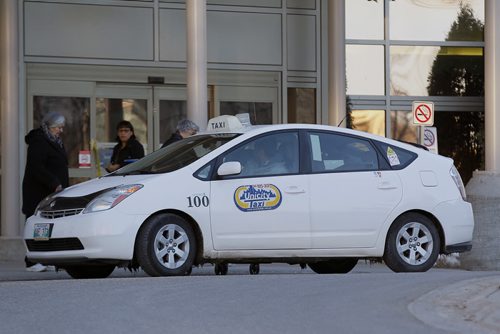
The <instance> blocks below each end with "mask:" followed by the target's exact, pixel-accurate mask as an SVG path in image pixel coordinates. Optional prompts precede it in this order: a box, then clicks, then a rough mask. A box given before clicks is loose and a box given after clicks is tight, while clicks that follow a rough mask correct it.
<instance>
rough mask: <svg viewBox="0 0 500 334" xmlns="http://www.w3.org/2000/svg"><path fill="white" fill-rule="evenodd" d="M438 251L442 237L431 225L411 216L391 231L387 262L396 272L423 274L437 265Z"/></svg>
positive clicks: (398, 221) (387, 245) (420, 218)
mask: <svg viewBox="0 0 500 334" xmlns="http://www.w3.org/2000/svg"><path fill="white" fill-rule="evenodd" d="M439 249H440V239H439V234H438V231H437V228H436V226H435V225H434V224H433V223H432V221H431V220H430V219H429V218H427V217H426V216H423V215H421V214H418V213H409V214H405V215H403V216H401V217H399V218H398V219H396V221H395V222H394V224H392V226H391V228H390V229H389V233H388V234H387V239H386V242H385V252H384V262H385V264H386V265H387V266H388V267H389V268H390V269H391V270H393V271H395V272H423V271H427V270H429V269H430V268H432V266H433V265H434V263H436V260H437V258H438V255H439Z"/></svg>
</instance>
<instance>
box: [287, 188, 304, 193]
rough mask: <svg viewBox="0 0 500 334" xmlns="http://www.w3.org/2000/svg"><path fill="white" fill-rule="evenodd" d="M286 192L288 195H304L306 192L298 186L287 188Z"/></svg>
mask: <svg viewBox="0 0 500 334" xmlns="http://www.w3.org/2000/svg"><path fill="white" fill-rule="evenodd" d="M285 192H286V193H287V194H303V193H305V192H306V190H305V189H304V188H301V187H298V186H288V187H286V188H285Z"/></svg>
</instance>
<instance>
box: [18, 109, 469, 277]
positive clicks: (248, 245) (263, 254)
mask: <svg viewBox="0 0 500 334" xmlns="http://www.w3.org/2000/svg"><path fill="white" fill-rule="evenodd" d="M473 225H474V219H473V215H472V208H471V205H470V203H468V202H467V201H466V195H465V189H464V186H463V184H462V180H461V178H460V175H459V174H458V172H457V170H456V169H455V167H454V165H453V161H452V160H451V159H449V158H446V157H443V156H439V155H436V154H433V153H430V152H428V151H426V150H424V149H422V148H419V147H415V146H413V145H409V144H405V143H401V142H398V141H394V140H390V139H386V138H384V137H379V136H375V135H371V134H367V133H363V132H358V131H354V130H349V129H342V128H336V127H331V126H325V125H307V124H283V125H269V126H243V125H242V124H241V123H240V122H239V119H238V118H237V117H235V116H220V117H217V118H215V119H212V120H211V121H210V122H209V124H208V129H207V131H206V132H204V133H201V134H198V135H196V136H193V137H190V138H187V139H184V140H181V141H179V142H176V143H174V144H172V145H170V146H168V147H166V148H163V149H160V150H158V151H155V152H153V153H151V154H149V155H147V156H146V157H144V158H143V159H141V160H139V161H137V162H135V163H132V164H130V165H127V166H125V167H123V168H121V169H119V170H118V171H116V172H114V173H112V174H109V175H107V176H104V177H100V178H96V179H93V180H90V181H87V182H84V183H81V184H78V185H75V186H72V187H69V188H67V189H64V190H63V191H61V192H58V193H55V194H53V195H51V196H49V197H47V198H46V199H44V200H43V201H42V202H41V203H40V205H39V206H38V208H37V210H36V213H35V215H34V216H32V217H30V218H29V219H28V220H27V222H26V226H25V231H24V239H25V242H26V246H27V250H28V251H27V257H28V259H30V260H31V261H33V262H40V263H42V264H46V265H56V266H58V267H60V268H64V269H65V270H66V271H67V272H68V273H69V274H70V275H71V276H72V277H75V278H96V277H107V276H108V275H109V274H111V272H112V271H113V269H114V268H115V267H116V266H122V267H129V268H138V267H141V268H142V269H144V271H145V272H146V273H148V274H149V275H151V276H167V275H186V274H188V273H190V271H191V267H192V266H193V265H198V264H202V263H207V262H208V263H216V264H220V263H229V262H239V263H270V262H284V263H290V264H298V263H300V264H307V265H308V266H309V267H310V268H311V269H312V270H313V271H315V272H317V273H347V272H349V271H350V270H351V269H352V268H353V267H354V266H355V265H356V263H357V261H358V259H360V258H383V260H384V262H385V263H386V264H387V266H388V267H389V268H391V269H392V270H393V271H396V272H420V271H426V270H428V269H429V268H431V267H432V266H433V265H434V263H435V261H436V259H437V257H438V255H439V254H441V253H445V254H446V253H451V252H463V251H467V250H470V249H471V245H472V244H471V240H472V231H473Z"/></svg>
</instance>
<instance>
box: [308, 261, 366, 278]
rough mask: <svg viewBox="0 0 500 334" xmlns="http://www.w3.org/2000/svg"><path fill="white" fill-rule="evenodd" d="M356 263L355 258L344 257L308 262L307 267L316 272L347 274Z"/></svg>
mask: <svg viewBox="0 0 500 334" xmlns="http://www.w3.org/2000/svg"><path fill="white" fill-rule="evenodd" d="M357 263H358V259H357V258H355V257H345V258H339V259H331V260H328V261H320V262H314V263H309V264H308V265H309V268H311V269H312V270H313V271H314V272H315V273H317V274H347V273H348V272H350V271H351V270H352V269H353V268H354V267H355V266H356V264H357Z"/></svg>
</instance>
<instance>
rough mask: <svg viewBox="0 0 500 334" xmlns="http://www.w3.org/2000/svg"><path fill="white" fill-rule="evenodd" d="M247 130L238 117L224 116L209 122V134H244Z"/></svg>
mask: <svg viewBox="0 0 500 334" xmlns="http://www.w3.org/2000/svg"><path fill="white" fill-rule="evenodd" d="M244 130H245V127H244V126H243V124H241V121H240V119H239V118H238V117H236V116H232V115H223V116H217V117H214V118H211V119H210V120H209V121H208V125H207V132H242V131H244Z"/></svg>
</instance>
